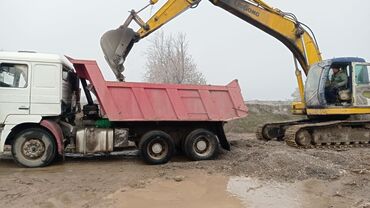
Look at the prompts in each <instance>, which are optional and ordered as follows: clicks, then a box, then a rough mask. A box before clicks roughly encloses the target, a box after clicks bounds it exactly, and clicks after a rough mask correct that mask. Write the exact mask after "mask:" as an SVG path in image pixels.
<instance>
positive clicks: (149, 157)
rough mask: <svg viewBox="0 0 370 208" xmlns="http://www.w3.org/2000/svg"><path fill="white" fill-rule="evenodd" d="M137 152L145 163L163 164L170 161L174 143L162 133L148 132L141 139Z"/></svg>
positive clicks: (168, 136)
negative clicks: (138, 151)
mask: <svg viewBox="0 0 370 208" xmlns="http://www.w3.org/2000/svg"><path fill="white" fill-rule="evenodd" d="M139 150H140V153H141V155H142V157H143V158H144V160H145V162H147V163H149V164H151V165H158V164H164V163H167V162H168V161H170V160H171V158H172V156H173V154H174V152H175V143H174V141H173V139H172V138H171V137H170V135H168V134H167V133H165V132H163V131H150V132H148V133H146V134H144V135H143V136H142V137H141V139H140V142H139Z"/></svg>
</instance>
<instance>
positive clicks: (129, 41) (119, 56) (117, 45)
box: [100, 27, 138, 81]
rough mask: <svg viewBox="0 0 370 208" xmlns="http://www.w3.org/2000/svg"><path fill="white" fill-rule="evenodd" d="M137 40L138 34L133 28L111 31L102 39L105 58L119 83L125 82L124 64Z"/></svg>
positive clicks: (101, 44) (101, 43)
mask: <svg viewBox="0 0 370 208" xmlns="http://www.w3.org/2000/svg"><path fill="white" fill-rule="evenodd" d="M137 40H138V39H137V34H136V33H135V32H134V31H133V30H132V29H131V28H124V27H120V28H118V29H116V30H110V31H108V32H106V33H104V34H103V36H102V37H101V39H100V46H101V48H102V50H103V53H104V57H105V59H106V61H107V62H108V64H109V67H110V68H111V69H112V71H113V73H114V74H115V75H116V78H117V80H118V81H124V76H123V75H122V72H123V71H124V66H123V63H124V62H125V59H126V57H127V55H128V53H129V52H130V50H131V48H132V46H133V45H134V43H135V42H137Z"/></svg>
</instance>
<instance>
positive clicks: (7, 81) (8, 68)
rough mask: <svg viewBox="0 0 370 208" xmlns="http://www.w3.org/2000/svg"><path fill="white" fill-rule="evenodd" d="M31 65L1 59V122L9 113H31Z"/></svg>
mask: <svg viewBox="0 0 370 208" xmlns="http://www.w3.org/2000/svg"><path fill="white" fill-rule="evenodd" d="M29 75H30V65H29V64H27V63H24V62H16V61H1V60H0V124H1V123H4V122H5V120H6V118H7V116H9V115H26V114H29V113H30V86H29V80H30V77H29Z"/></svg>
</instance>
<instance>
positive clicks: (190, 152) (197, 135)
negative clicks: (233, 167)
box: [183, 129, 218, 161]
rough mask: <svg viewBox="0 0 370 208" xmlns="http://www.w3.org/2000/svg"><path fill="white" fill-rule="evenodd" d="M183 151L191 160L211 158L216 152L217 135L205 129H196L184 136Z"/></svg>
mask: <svg viewBox="0 0 370 208" xmlns="http://www.w3.org/2000/svg"><path fill="white" fill-rule="evenodd" d="M183 151H184V152H185V154H186V156H187V157H188V158H190V159H191V160H195V161H196V160H209V159H212V158H214V157H215V156H216V155H217V153H218V139H217V136H216V135H215V134H214V133H212V132H210V131H208V130H206V129H196V130H194V131H192V132H190V134H189V135H188V136H187V137H186V138H185V141H184V146H183Z"/></svg>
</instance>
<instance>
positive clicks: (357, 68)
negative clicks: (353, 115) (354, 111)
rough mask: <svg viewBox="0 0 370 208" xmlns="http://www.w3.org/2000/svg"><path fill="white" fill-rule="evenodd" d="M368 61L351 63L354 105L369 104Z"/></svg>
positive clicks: (365, 105) (367, 105)
mask: <svg viewBox="0 0 370 208" xmlns="http://www.w3.org/2000/svg"><path fill="white" fill-rule="evenodd" d="M369 66H370V63H353V64H352V67H353V71H352V73H353V74H352V83H353V100H354V106H358V107H369V106H370V71H369V69H370V67H369Z"/></svg>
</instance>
